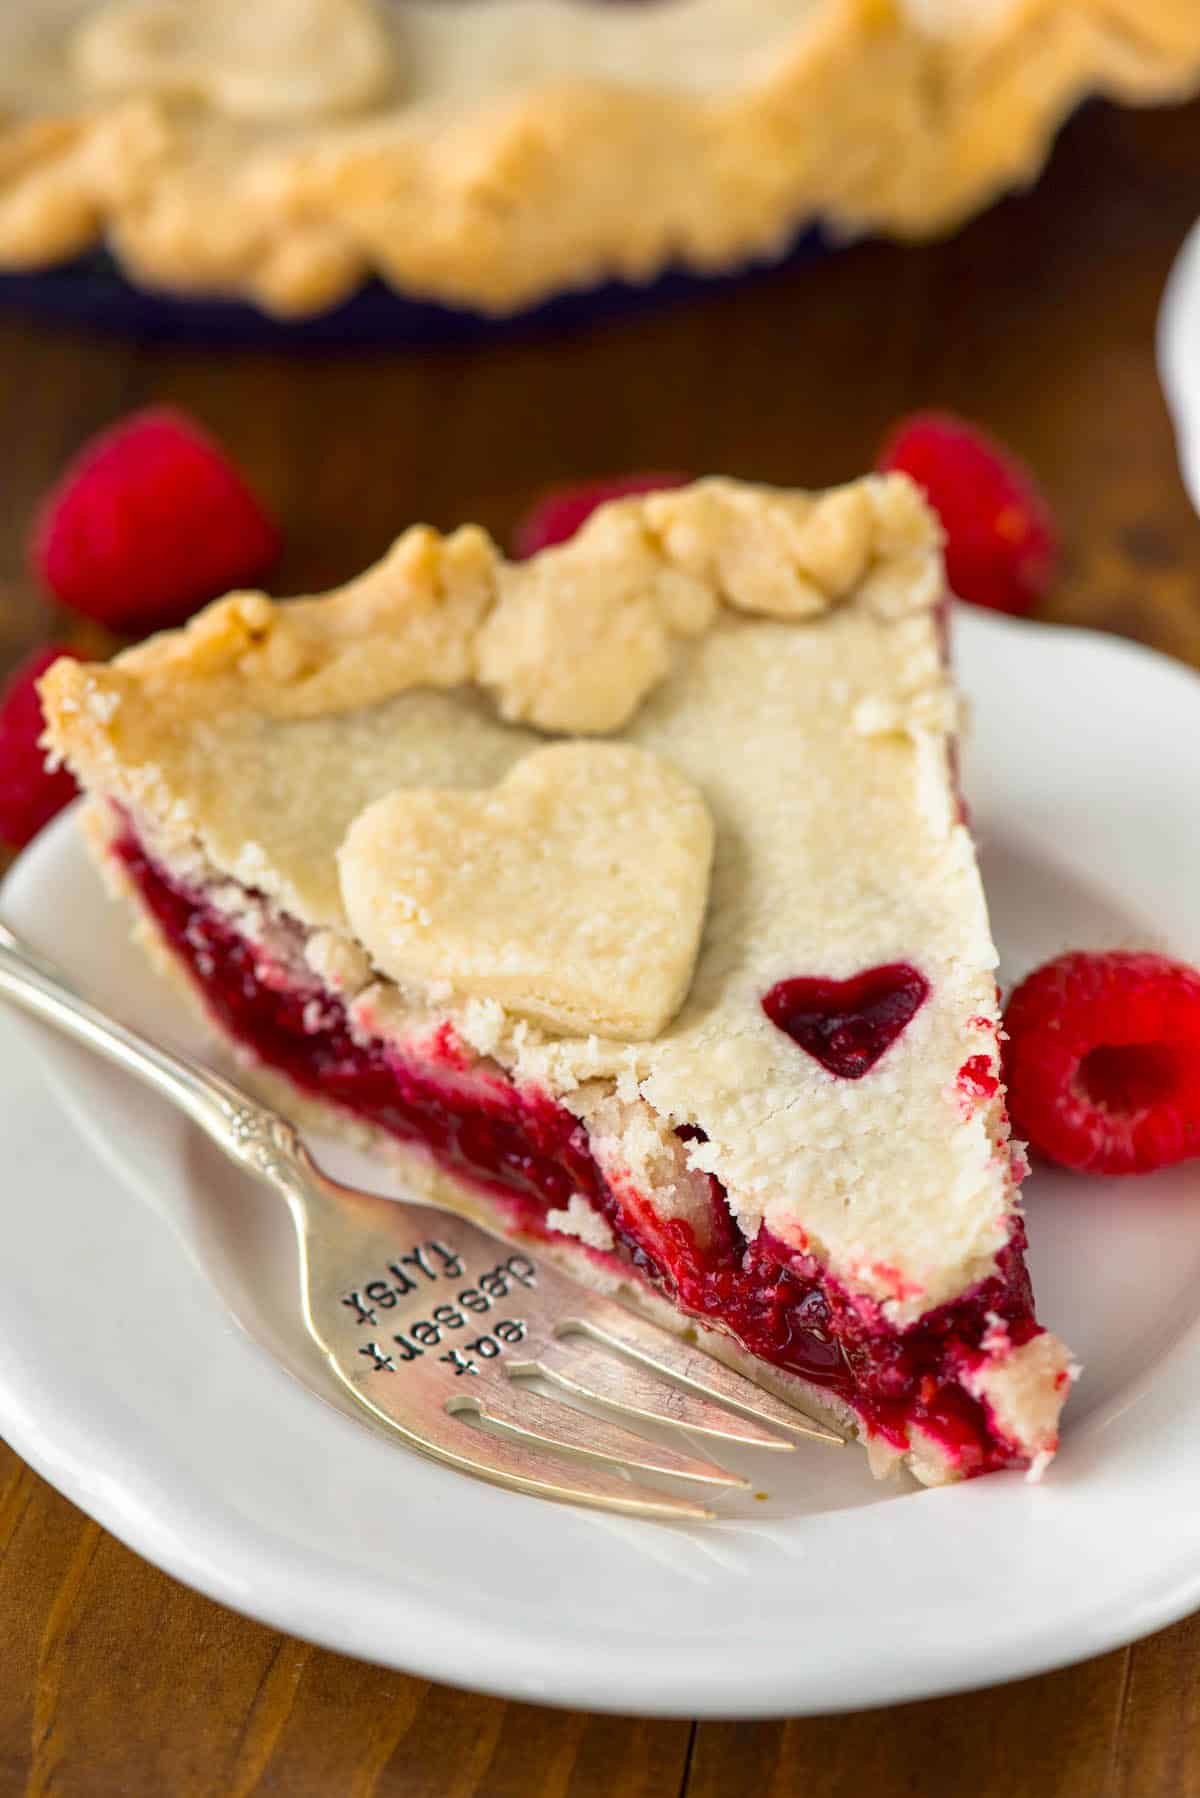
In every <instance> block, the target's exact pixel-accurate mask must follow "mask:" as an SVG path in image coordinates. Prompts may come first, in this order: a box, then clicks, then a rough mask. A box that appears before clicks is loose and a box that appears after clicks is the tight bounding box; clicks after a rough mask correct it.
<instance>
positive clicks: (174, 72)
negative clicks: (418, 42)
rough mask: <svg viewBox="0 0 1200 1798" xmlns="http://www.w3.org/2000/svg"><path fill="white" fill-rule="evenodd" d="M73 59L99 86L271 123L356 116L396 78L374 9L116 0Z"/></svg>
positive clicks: (272, 1)
mask: <svg viewBox="0 0 1200 1798" xmlns="http://www.w3.org/2000/svg"><path fill="white" fill-rule="evenodd" d="M71 55H72V60H73V62H74V65H75V69H76V72H77V73H78V74H79V76H80V77H81V78H82V79H83V80H84V81H85V82H86V83H87V84H88V85H89V86H91V87H95V88H99V89H102V90H106V91H108V90H118V91H119V90H126V89H128V90H130V91H133V92H137V93H160V94H163V95H166V96H176V95H178V96H180V97H186V98H193V99H200V100H206V101H208V103H209V104H210V105H212V106H214V107H216V108H217V109H218V110H219V111H221V112H225V113H228V114H230V115H231V116H233V117H237V118H247V119H262V120H270V119H278V120H281V121H287V120H289V119H306V118H320V117H323V116H325V115H327V114H333V113H348V112H356V111H358V110H360V109H361V108H362V107H364V106H367V105H369V104H370V103H371V102H372V101H374V100H376V99H378V98H379V97H380V95H381V94H382V93H384V92H385V91H386V90H387V89H388V88H389V87H390V86H391V85H392V83H393V81H394V79H395V75H396V69H395V60H396V59H395V53H394V49H393V46H392V44H391V42H390V40H389V37H388V34H387V32H386V31H385V29H384V27H383V25H382V23H381V21H380V19H379V17H378V15H377V14H376V12H375V11H374V9H373V7H372V6H371V4H370V0H203V4H202V3H201V0H112V3H110V4H109V5H108V6H104V7H102V8H101V9H100V11H99V13H98V14H97V15H96V16H95V17H94V18H91V19H89V20H88V21H87V22H86V23H85V24H84V25H83V26H82V27H81V28H80V29H79V30H78V31H77V32H76V34H75V36H74V38H73V40H72V43H71Z"/></svg>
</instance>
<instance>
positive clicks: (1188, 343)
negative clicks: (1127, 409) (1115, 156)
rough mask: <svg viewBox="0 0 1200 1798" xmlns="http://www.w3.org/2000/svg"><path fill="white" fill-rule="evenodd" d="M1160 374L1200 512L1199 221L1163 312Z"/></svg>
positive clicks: (1173, 273) (1190, 488)
mask: <svg viewBox="0 0 1200 1798" xmlns="http://www.w3.org/2000/svg"><path fill="white" fill-rule="evenodd" d="M1158 372H1159V378H1160V379H1161V381H1162V384H1163V389H1164V391H1165V393H1166V396H1167V405H1168V407H1169V408H1170V412H1171V418H1172V420H1173V422H1174V425H1175V444H1176V448H1177V449H1178V452H1179V466H1180V469H1181V470H1182V473H1183V484H1184V486H1185V487H1186V488H1187V490H1188V492H1189V494H1190V495H1191V498H1192V504H1193V505H1194V506H1195V507H1196V510H1197V511H1198V512H1200V223H1197V224H1195V225H1193V227H1192V229H1191V231H1189V233H1188V235H1187V237H1186V238H1185V239H1184V243H1183V248H1182V249H1181V250H1180V252H1179V254H1178V256H1176V258H1175V262H1174V264H1173V266H1172V268H1171V273H1170V275H1169V276H1168V278H1167V285H1166V289H1165V291H1164V293H1163V299H1162V305H1161V307H1160V308H1159V314H1158Z"/></svg>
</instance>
